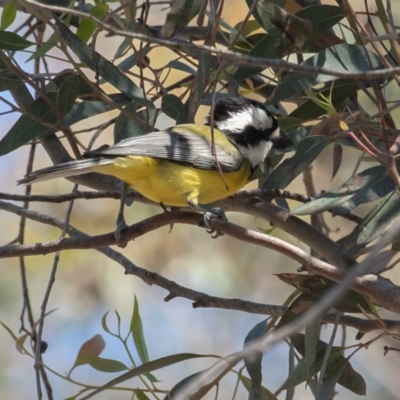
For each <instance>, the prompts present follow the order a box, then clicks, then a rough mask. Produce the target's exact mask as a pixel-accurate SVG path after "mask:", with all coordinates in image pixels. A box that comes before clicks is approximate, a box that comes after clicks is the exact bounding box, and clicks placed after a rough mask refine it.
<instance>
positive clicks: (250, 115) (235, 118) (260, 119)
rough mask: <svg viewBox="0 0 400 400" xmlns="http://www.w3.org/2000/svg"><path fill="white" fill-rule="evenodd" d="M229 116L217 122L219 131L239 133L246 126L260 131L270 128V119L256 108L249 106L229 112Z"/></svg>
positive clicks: (264, 112)
mask: <svg viewBox="0 0 400 400" xmlns="http://www.w3.org/2000/svg"><path fill="white" fill-rule="evenodd" d="M229 115H230V117H229V118H227V119H226V120H224V121H220V122H218V124H217V127H218V129H219V130H221V131H230V132H238V133H240V132H242V131H243V130H244V129H245V128H246V126H253V127H254V128H255V129H259V130H262V131H263V130H265V129H268V128H271V127H272V118H271V117H270V116H269V115H268V114H267V112H266V111H264V110H261V109H260V108H258V107H253V106H249V107H246V108H245V109H244V110H242V111H239V112H230V113H229Z"/></svg>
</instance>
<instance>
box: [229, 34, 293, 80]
mask: <svg viewBox="0 0 400 400" xmlns="http://www.w3.org/2000/svg"><path fill="white" fill-rule="evenodd" d="M286 42H287V43H286ZM290 45H291V43H290V42H289V41H285V40H282V37H281V34H280V33H278V32H277V30H276V29H272V30H271V31H270V32H269V33H268V34H266V35H264V36H263V38H262V39H261V40H260V41H259V42H258V43H257V44H256V45H255V46H254V47H253V49H251V50H250V52H249V53H248V55H249V56H253V57H263V58H280V57H281V56H282V55H283V53H284V52H285V51H286V49H287V48H288V47H289V46H290ZM264 69H265V68H264V67H262V68H260V67H254V66H248V65H241V66H239V68H238V69H237V70H236V72H235V74H234V75H233V78H234V79H235V80H236V82H241V81H243V80H245V79H247V78H250V77H251V76H253V75H256V74H258V73H260V72H261V71H263V70H264Z"/></svg>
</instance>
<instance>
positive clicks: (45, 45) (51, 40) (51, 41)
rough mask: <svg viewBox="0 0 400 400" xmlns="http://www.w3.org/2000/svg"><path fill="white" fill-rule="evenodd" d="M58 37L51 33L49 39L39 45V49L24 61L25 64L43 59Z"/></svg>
mask: <svg viewBox="0 0 400 400" xmlns="http://www.w3.org/2000/svg"><path fill="white" fill-rule="evenodd" d="M59 39H60V38H59V36H58V35H57V34H56V33H55V32H53V33H52V35H51V36H50V37H49V39H48V40H47V41H46V42H45V43H43V44H41V45H40V46H39V48H38V49H37V50H36V51H35V52H34V53H33V54H32V55H31V56H30V57H29V58H28V59H27V60H26V62H29V61H32V60H36V59H37V58H40V57H43V56H44V55H46V54H47V52H49V51H50V50H51V49H52V48H53V47H54V46H55V45H56V44H57V43H58V41H59Z"/></svg>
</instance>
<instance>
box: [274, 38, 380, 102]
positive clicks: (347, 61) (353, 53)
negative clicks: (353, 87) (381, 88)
mask: <svg viewBox="0 0 400 400" xmlns="http://www.w3.org/2000/svg"><path fill="white" fill-rule="evenodd" d="M300 65H303V66H308V67H325V68H331V69H334V70H336V71H351V72H366V71H371V70H374V69H378V68H382V67H383V65H382V61H381V60H380V58H379V57H378V56H377V55H376V54H375V53H373V52H372V51H369V50H367V49H365V48H364V47H362V46H358V45H355V44H347V43H343V44H338V45H336V46H332V47H328V48H326V49H324V50H322V51H320V52H319V53H317V54H316V55H315V56H313V57H310V58H308V59H307V60H306V61H304V62H303V63H301V64H300ZM334 79H335V78H334V77H332V76H331V75H326V74H307V75H305V74H297V73H289V74H287V75H285V76H284V77H283V79H282V81H281V82H280V83H279V84H278V86H277V87H276V89H275V91H274V93H273V95H272V96H271V98H270V99H269V102H270V103H272V104H273V103H277V102H279V101H282V100H284V99H287V98H289V97H291V96H293V95H295V94H298V93H302V92H303V91H304V90H307V89H309V88H311V87H313V86H315V85H317V84H319V83H324V82H329V81H332V80H334Z"/></svg>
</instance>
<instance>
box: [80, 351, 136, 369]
mask: <svg viewBox="0 0 400 400" xmlns="http://www.w3.org/2000/svg"><path fill="white" fill-rule="evenodd" d="M84 359H85V361H86V363H85V364H89V365H90V366H91V367H92V368H94V369H95V370H97V371H100V372H107V373H115V372H122V371H126V370H128V367H127V366H126V365H125V364H123V363H122V362H120V361H117V360H112V359H110V358H101V357H98V356H95V355H93V354H90V353H84Z"/></svg>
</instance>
